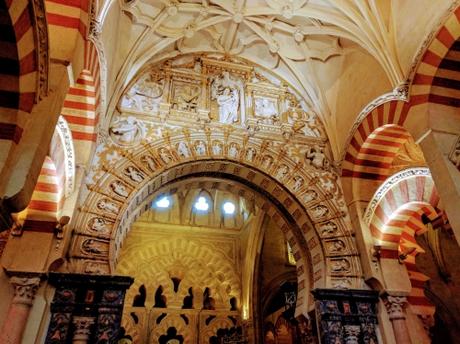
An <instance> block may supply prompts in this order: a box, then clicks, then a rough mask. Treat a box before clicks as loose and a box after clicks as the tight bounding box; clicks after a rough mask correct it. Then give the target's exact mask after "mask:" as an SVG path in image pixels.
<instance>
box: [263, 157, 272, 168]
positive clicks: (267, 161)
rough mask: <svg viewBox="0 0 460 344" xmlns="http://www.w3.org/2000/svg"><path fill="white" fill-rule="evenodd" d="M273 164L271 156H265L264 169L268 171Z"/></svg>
mask: <svg viewBox="0 0 460 344" xmlns="http://www.w3.org/2000/svg"><path fill="white" fill-rule="evenodd" d="M272 162H273V158H272V157H271V156H270V155H266V156H264V160H263V161H262V167H263V168H265V169H266V170H268V169H269V168H270V166H271V164H272Z"/></svg>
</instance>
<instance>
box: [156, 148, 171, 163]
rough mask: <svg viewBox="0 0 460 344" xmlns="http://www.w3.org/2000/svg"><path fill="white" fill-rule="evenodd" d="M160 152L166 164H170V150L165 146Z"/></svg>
mask: <svg viewBox="0 0 460 344" xmlns="http://www.w3.org/2000/svg"><path fill="white" fill-rule="evenodd" d="M159 153H160V158H161V160H163V162H164V163H165V164H169V163H170V162H171V161H172V159H171V155H169V153H168V151H167V150H166V149H165V148H161V149H160V151H159Z"/></svg>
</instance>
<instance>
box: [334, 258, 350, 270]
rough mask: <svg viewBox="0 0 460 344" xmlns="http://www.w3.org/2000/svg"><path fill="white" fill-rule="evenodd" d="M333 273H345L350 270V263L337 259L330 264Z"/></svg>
mask: <svg viewBox="0 0 460 344" xmlns="http://www.w3.org/2000/svg"><path fill="white" fill-rule="evenodd" d="M331 270H332V271H333V272H345V271H348V270H350V263H349V262H348V261H347V260H346V259H337V260H334V261H332V262H331Z"/></svg>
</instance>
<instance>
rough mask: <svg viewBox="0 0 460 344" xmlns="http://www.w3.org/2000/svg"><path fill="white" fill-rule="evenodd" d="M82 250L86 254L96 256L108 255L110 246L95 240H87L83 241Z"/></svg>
mask: <svg viewBox="0 0 460 344" xmlns="http://www.w3.org/2000/svg"><path fill="white" fill-rule="evenodd" d="M82 249H83V251H85V252H86V253H90V254H91V253H94V254H108V253H109V250H108V246H107V245H106V244H104V243H102V242H100V241H97V240H94V239H86V240H85V241H83V244H82Z"/></svg>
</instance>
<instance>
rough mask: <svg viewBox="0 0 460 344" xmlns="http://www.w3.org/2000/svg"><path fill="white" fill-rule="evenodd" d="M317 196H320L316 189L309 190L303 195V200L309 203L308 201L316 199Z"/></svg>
mask: <svg viewBox="0 0 460 344" xmlns="http://www.w3.org/2000/svg"><path fill="white" fill-rule="evenodd" d="M317 198H318V194H317V193H316V191H315V190H308V191H307V192H306V193H305V195H304V196H303V201H304V202H305V203H308V202H311V201H314V200H315V199H317Z"/></svg>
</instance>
